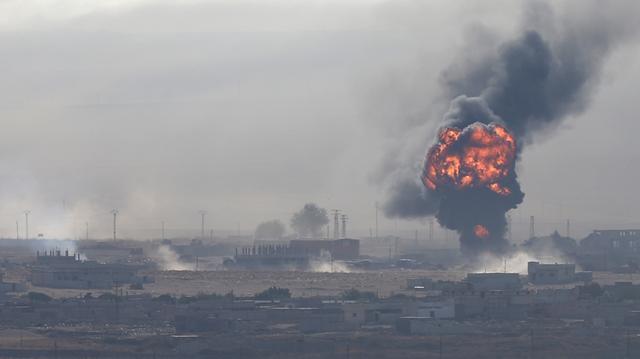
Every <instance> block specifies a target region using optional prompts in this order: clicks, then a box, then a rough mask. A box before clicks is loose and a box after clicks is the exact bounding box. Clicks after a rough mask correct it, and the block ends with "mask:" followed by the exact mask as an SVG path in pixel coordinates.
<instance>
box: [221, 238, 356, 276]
mask: <svg viewBox="0 0 640 359" xmlns="http://www.w3.org/2000/svg"><path fill="white" fill-rule="evenodd" d="M325 254H329V255H330V256H331V259H335V260H351V259H357V258H358V257H359V256H360V241H359V240H357V239H347V238H343V239H335V240H322V239H321V240H315V239H310V240H303V239H295V240H292V241H290V242H289V245H286V244H265V245H258V246H252V247H245V248H236V253H235V256H234V258H233V259H227V260H225V262H224V264H225V266H227V267H237V268H238V267H239V268H251V269H256V268H283V269H299V270H305V269H308V268H309V266H310V263H311V260H313V259H316V258H323V257H324V256H325Z"/></svg>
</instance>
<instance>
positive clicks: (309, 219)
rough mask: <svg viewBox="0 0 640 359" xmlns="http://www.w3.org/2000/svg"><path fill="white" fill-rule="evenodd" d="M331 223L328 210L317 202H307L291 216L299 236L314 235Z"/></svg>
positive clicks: (294, 228)
mask: <svg viewBox="0 0 640 359" xmlns="http://www.w3.org/2000/svg"><path fill="white" fill-rule="evenodd" d="M327 223H329V217H328V216H327V210H326V209H324V208H320V207H318V206H317V205H316V204H315V203H307V204H305V205H304V207H303V208H302V209H301V210H300V211H299V212H297V213H295V214H294V215H293V217H292V218H291V228H293V230H294V231H296V233H297V234H298V236H299V237H307V236H313V237H317V236H318V235H319V234H320V230H322V227H323V226H325V225H326V224H327Z"/></svg>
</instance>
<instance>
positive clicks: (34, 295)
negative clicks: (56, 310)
mask: <svg viewBox="0 0 640 359" xmlns="http://www.w3.org/2000/svg"><path fill="white" fill-rule="evenodd" d="M22 297H23V298H28V299H29V300H30V301H32V302H50V301H51V299H52V298H51V297H50V296H48V295H46V294H44V293H40V292H29V293H27V294H25V295H23V296H22Z"/></svg>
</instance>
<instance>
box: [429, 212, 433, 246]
mask: <svg viewBox="0 0 640 359" xmlns="http://www.w3.org/2000/svg"><path fill="white" fill-rule="evenodd" d="M429 242H432V243H433V217H431V218H430V219H429Z"/></svg>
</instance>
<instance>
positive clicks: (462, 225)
mask: <svg viewBox="0 0 640 359" xmlns="http://www.w3.org/2000/svg"><path fill="white" fill-rule="evenodd" d="M533 4H534V5H533V6H531V7H529V8H527V11H526V14H527V17H525V22H524V24H523V26H522V29H523V30H522V31H521V32H520V33H519V34H518V35H517V36H516V37H515V38H512V39H510V40H508V41H505V42H504V43H503V44H502V45H500V46H499V47H498V51H497V53H496V55H495V56H494V57H490V58H489V59H484V60H483V61H478V62H477V63H473V61H471V65H469V64H468V63H463V64H462V65H460V64H454V65H452V66H451V67H450V68H449V69H447V70H446V71H444V72H443V74H442V84H443V86H444V89H443V90H444V93H446V94H447V95H449V96H450V97H449V98H452V99H453V100H452V101H451V103H450V106H449V110H448V111H447V112H446V114H445V115H444V116H443V119H442V121H441V127H457V128H460V129H464V128H465V127H466V126H468V125H470V124H473V123H475V122H481V123H484V124H489V123H492V122H495V123H499V124H501V125H503V126H505V127H506V128H507V129H508V130H509V131H510V132H511V133H512V134H513V135H514V137H515V138H516V142H517V145H518V153H520V152H521V151H522V148H523V146H525V145H526V144H528V143H530V142H531V141H533V135H534V134H537V133H538V134H539V133H541V132H542V131H548V130H551V129H553V128H554V127H555V126H556V125H557V124H558V123H559V121H560V120H561V119H563V118H565V117H566V116H567V115H570V114H577V113H580V112H581V111H583V110H584V109H585V108H586V106H587V104H588V100H589V97H590V95H591V93H592V90H593V89H594V88H595V85H596V84H597V82H598V79H599V76H600V74H601V71H602V67H603V62H604V60H605V58H606V56H607V55H608V54H609V53H610V52H611V50H612V48H613V47H614V46H615V45H616V44H617V43H618V42H619V41H620V40H621V39H623V38H625V37H626V35H629V34H630V33H632V32H633V31H630V30H634V29H635V25H630V23H631V22H633V21H635V20H633V19H629V16H626V15H624V7H619V8H617V9H616V10H618V11H617V12H616V10H611V11H608V9H603V8H602V4H599V3H595V2H594V3H591V2H584V3H582V2H581V3H580V5H584V8H582V7H581V8H580V9H579V10H581V11H575V13H577V15H573V11H568V13H569V14H570V15H568V16H565V17H561V18H559V19H555V20H554V17H553V14H552V11H551V9H550V8H549V7H546V6H544V5H541V4H539V3H533ZM591 5H593V6H591ZM569 10H571V9H569ZM469 46H476V47H477V46H479V45H478V44H470V45H469ZM461 61H465V59H463V60H461ZM434 137H436V136H434ZM432 141H433V140H432ZM433 142H435V141H433ZM433 142H432V143H433ZM428 147H430V146H429V145H428V144H427V145H426V146H425V151H426V150H427V149H428ZM514 170H515V169H514ZM418 175H419V174H415V177H414V178H413V179H409V178H402V179H400V180H397V181H395V183H394V184H393V185H392V186H391V187H390V190H389V194H388V198H387V201H386V202H385V206H384V210H385V214H386V215H387V216H389V217H402V218H420V217H425V216H429V215H435V216H436V217H437V219H438V222H439V223H440V224H441V225H442V226H444V227H446V228H449V229H453V230H456V231H458V232H459V233H460V235H461V247H462V249H463V251H464V252H466V253H468V254H472V253H479V252H482V251H491V252H500V251H503V250H504V249H505V248H506V247H507V242H506V241H505V239H504V232H505V226H506V220H505V214H506V212H507V211H508V210H509V209H512V208H515V207H516V206H517V205H518V204H519V203H520V202H521V201H522V199H523V197H524V194H523V193H522V192H521V191H520V187H519V185H518V183H517V179H516V175H515V171H514V172H513V181H514V184H513V187H514V189H515V190H516V192H515V193H514V194H513V195H512V196H506V197H505V196H499V195H496V194H495V193H492V192H490V191H487V190H476V189H471V190H460V191H453V190H446V191H438V192H436V191H431V190H429V189H427V188H426V187H425V186H424V185H423V184H422V183H421V182H420V181H419V179H418ZM476 223H484V224H485V225H486V226H487V227H488V229H489V231H490V232H491V234H492V235H491V237H490V238H488V239H487V240H478V238H475V236H474V235H473V233H471V231H472V228H473V225H474V224H476Z"/></svg>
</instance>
